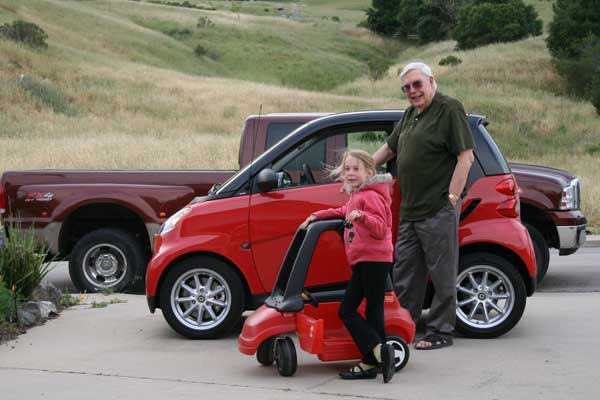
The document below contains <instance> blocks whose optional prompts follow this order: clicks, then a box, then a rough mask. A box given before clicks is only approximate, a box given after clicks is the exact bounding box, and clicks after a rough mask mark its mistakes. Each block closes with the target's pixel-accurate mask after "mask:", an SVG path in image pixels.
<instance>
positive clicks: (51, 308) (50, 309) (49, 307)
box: [37, 301, 58, 319]
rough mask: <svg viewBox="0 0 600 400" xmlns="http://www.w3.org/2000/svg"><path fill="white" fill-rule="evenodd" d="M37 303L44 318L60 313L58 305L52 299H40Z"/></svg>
mask: <svg viewBox="0 0 600 400" xmlns="http://www.w3.org/2000/svg"><path fill="white" fill-rule="evenodd" d="M37 305H38V308H39V310H40V315H41V316H42V319H48V318H50V317H53V316H55V315H57V314H58V311H57V309H56V305H55V304H54V303H53V302H51V301H38V302H37Z"/></svg>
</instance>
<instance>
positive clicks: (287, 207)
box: [249, 124, 392, 291]
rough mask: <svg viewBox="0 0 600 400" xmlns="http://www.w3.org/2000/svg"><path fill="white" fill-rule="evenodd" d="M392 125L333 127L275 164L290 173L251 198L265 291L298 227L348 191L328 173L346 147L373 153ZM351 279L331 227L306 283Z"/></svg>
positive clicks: (340, 201)
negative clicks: (275, 185) (278, 182)
mask: <svg viewBox="0 0 600 400" xmlns="http://www.w3.org/2000/svg"><path fill="white" fill-rule="evenodd" d="M391 129H392V127H391V124H385V125H381V124H379V125H376V126H373V124H369V125H366V124H365V125H364V126H353V127H352V128H346V129H336V128H328V129H327V130H326V131H323V132H318V133H317V134H316V135H314V136H311V137H310V138H307V140H306V141H305V142H303V143H301V144H300V145H298V146H296V147H295V148H294V149H292V150H290V151H288V152H287V153H286V154H282V155H281V156H280V157H279V158H278V159H277V160H275V162H274V163H273V164H272V169H273V170H274V171H275V172H276V173H280V174H283V175H284V176H285V178H284V179H283V180H282V182H281V184H280V186H279V187H278V188H277V189H275V190H272V191H269V192H266V193H255V194H252V195H251V200H250V217H249V219H250V221H249V222H250V223H249V226H250V228H249V231H250V240H251V247H252V255H253V257H254V262H255V265H256V268H257V271H258V274H259V277H260V279H261V282H262V283H263V285H264V287H265V289H266V290H269V291H270V290H271V289H272V288H273V284H274V282H275V279H276V278H277V273H278V271H279V267H280V266H281V262H282V260H283V258H284V256H285V253H286V251H287V248H288V246H289V244H290V242H291V239H292V237H293V236H294V234H295V232H296V230H297V229H298V226H299V225H300V224H301V223H302V222H303V221H304V220H305V219H306V218H307V217H308V216H309V215H310V214H311V213H312V212H314V211H317V210H322V209H326V208H332V207H340V206H342V205H343V204H345V203H346V201H347V200H348V198H349V196H348V194H346V193H342V192H341V191H340V189H341V183H339V182H336V181H335V180H334V178H332V177H331V176H330V174H329V171H330V170H331V168H332V167H333V166H334V165H335V164H336V163H337V159H339V157H340V156H341V155H342V153H343V152H344V150H346V148H347V147H348V146H349V147H352V148H361V149H364V150H366V151H369V152H370V153H373V152H374V151H375V150H376V149H377V148H379V146H381V144H382V143H383V142H384V140H385V137H386V134H388V132H389V131H391ZM349 278H350V268H349V266H348V262H347V260H346V256H345V252H344V246H343V242H342V239H341V236H340V235H339V234H337V233H336V232H333V231H331V232H326V233H324V234H323V235H321V238H320V240H319V242H318V244H317V248H316V249H315V253H314V255H313V259H312V262H311V265H310V268H309V272H308V275H307V278H306V282H305V286H307V287H311V286H317V285H325V284H331V283H340V282H345V281H347V280H348V279H349Z"/></svg>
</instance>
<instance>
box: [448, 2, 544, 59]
mask: <svg viewBox="0 0 600 400" xmlns="http://www.w3.org/2000/svg"><path fill="white" fill-rule="evenodd" d="M541 34H542V21H541V20H540V19H538V17H537V12H536V11H535V9H534V8H533V6H531V5H525V4H524V3H523V0H496V1H494V2H490V1H485V2H478V3H477V4H473V5H470V6H466V7H463V8H462V9H461V10H460V14H459V17H458V22H457V24H456V28H455V29H454V31H453V33H452V36H453V37H454V39H456V41H457V42H458V47H459V48H461V49H471V48H474V47H478V46H484V45H486V44H490V43H497V42H512V41H516V40H521V39H524V38H526V37H527V36H530V35H534V36H538V35H541Z"/></svg>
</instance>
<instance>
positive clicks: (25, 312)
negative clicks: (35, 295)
mask: <svg viewBox="0 0 600 400" xmlns="http://www.w3.org/2000/svg"><path fill="white" fill-rule="evenodd" d="M57 314H58V312H57V309H56V305H54V303H52V302H51V301H28V302H27V303H25V304H24V305H23V306H21V307H20V308H19V309H18V310H17V317H18V319H19V322H20V323H21V324H23V325H24V326H27V327H29V326H33V325H37V324H38V323H39V322H42V321H45V320H47V319H48V318H50V317H52V316H54V315H57Z"/></svg>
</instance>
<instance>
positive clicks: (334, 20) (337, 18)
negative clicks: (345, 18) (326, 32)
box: [331, 15, 341, 22]
mask: <svg viewBox="0 0 600 400" xmlns="http://www.w3.org/2000/svg"><path fill="white" fill-rule="evenodd" d="M331 20H332V21H333V22H340V21H341V20H340V17H337V16H335V15H334V16H333V17H331Z"/></svg>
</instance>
